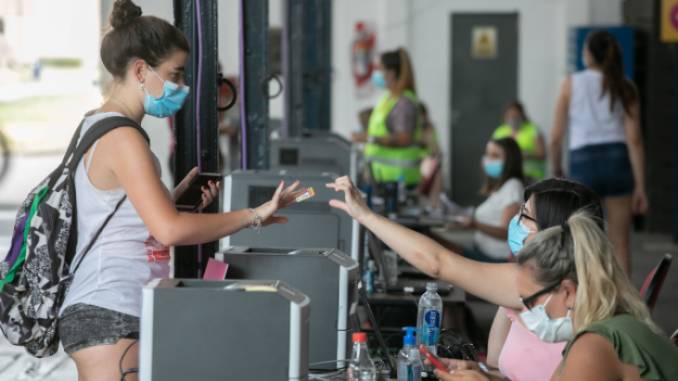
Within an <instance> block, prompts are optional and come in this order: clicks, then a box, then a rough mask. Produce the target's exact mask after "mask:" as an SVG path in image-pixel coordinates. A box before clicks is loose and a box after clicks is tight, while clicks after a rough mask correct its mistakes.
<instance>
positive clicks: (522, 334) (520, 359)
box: [499, 308, 567, 381]
mask: <svg viewBox="0 0 678 381" xmlns="http://www.w3.org/2000/svg"><path fill="white" fill-rule="evenodd" d="M501 310H502V311H503V312H504V313H506V316H508V318H509V319H510V320H511V328H510V329H509V332H508V335H507V336H506V341H505V342H504V346H503V347H502V349H501V353H500V354H499V370H500V371H501V373H502V374H503V375H504V376H505V377H507V378H508V379H510V380H511V381H544V380H550V379H551V376H552V375H553V373H554V372H555V371H556V368H557V367H558V365H559V364H560V361H561V360H562V359H563V355H562V353H563V349H564V348H565V344H567V343H555V344H551V343H545V342H543V341H541V340H539V338H538V337H537V336H535V335H534V334H533V333H532V332H530V331H529V330H528V329H527V328H525V326H524V325H523V322H522V321H521V320H520V317H519V316H518V314H517V313H516V311H514V310H510V309H507V308H502V309H501Z"/></svg>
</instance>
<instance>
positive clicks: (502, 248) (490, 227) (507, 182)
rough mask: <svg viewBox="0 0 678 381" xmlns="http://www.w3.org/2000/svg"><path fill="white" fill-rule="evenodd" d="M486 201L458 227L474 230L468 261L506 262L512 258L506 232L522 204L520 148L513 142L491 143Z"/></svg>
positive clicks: (487, 150)
mask: <svg viewBox="0 0 678 381" xmlns="http://www.w3.org/2000/svg"><path fill="white" fill-rule="evenodd" d="M482 168H483V172H484V175H485V184H484V185H483V187H482V189H481V194H482V195H483V196H486V197H487V199H486V200H485V201H484V202H483V203H482V204H480V205H479V206H478V207H477V208H476V209H475V210H474V211H473V213H472V214H471V216H469V217H463V216H462V217H459V218H458V224H459V226H461V227H462V228H465V229H473V230H475V234H474V236H473V247H470V248H465V249H463V255H464V256H465V257H467V258H471V259H475V260H478V261H482V262H506V261H508V260H509V258H510V251H509V247H508V246H507V245H506V237H507V235H506V231H507V229H508V226H509V222H510V221H511V218H512V217H513V216H515V215H516V213H518V211H519V210H520V204H521V202H522V200H523V191H524V185H523V181H524V180H523V166H522V158H521V154H520V148H519V147H518V144H516V142H515V140H513V139H512V138H503V139H498V140H490V141H489V142H488V143H487V146H486V148H485V155H484V156H483V159H482Z"/></svg>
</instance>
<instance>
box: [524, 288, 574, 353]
mask: <svg viewBox="0 0 678 381" xmlns="http://www.w3.org/2000/svg"><path fill="white" fill-rule="evenodd" d="M551 296H553V294H551V295H549V297H548V298H547V299H546V302H545V303H544V304H540V305H538V306H534V307H533V308H532V309H531V310H527V311H524V312H521V313H520V318H521V319H522V320H523V323H524V324H525V327H527V329H529V330H530V331H531V332H532V333H534V334H535V335H537V337H539V340H541V341H544V342H547V343H559V342H563V341H569V340H571V339H572V337H573V336H574V328H573V325H572V317H571V316H570V310H568V311H567V315H566V316H564V317H561V318H558V319H551V318H550V317H549V315H548V314H547V313H546V305H547V304H548V302H549V301H550V300H551Z"/></svg>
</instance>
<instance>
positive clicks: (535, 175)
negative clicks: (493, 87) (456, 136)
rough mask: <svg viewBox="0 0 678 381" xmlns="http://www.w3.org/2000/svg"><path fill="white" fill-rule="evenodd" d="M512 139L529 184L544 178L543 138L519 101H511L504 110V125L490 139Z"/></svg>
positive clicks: (544, 156) (544, 150) (544, 151)
mask: <svg viewBox="0 0 678 381" xmlns="http://www.w3.org/2000/svg"><path fill="white" fill-rule="evenodd" d="M506 137H512V138H513V139H515V140H516V142H518V146H520V150H521V151H522V152H523V172H524V173H525V177H526V178H527V181H528V182H529V183H532V182H536V181H540V180H542V179H544V177H545V175H546V174H545V171H546V160H545V159H546V149H545V147H544V146H545V144H544V137H543V136H542V134H541V133H540V132H539V127H537V125H535V124H534V123H532V122H531V121H530V118H528V116H527V113H526V112H525V107H523V104H522V103H520V102H519V101H513V102H511V103H509V104H508V105H507V106H506V109H505V110H504V123H503V124H502V125H501V126H499V127H497V129H496V130H495V131H494V133H493V134H492V139H501V138H506Z"/></svg>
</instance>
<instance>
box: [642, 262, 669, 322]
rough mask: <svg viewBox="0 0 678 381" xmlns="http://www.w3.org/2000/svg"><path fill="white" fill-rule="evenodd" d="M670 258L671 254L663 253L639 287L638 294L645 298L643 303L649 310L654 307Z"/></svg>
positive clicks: (667, 270)
mask: <svg viewBox="0 0 678 381" xmlns="http://www.w3.org/2000/svg"><path fill="white" fill-rule="evenodd" d="M672 259H673V257H672V256H671V254H664V257H663V258H662V259H661V260H660V261H659V263H658V264H657V266H655V267H654V268H653V269H652V271H650V273H649V274H648V275H647V277H645V281H644V282H643V286H642V287H641V288H640V296H641V297H642V298H643V299H645V303H646V304H647V307H648V308H649V309H650V311H652V310H653V309H654V306H655V304H656V303H657V298H658V297H659V292H660V291H661V289H662V285H663V284H664V280H665V279H666V274H668V272H669V267H671V260H672Z"/></svg>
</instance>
